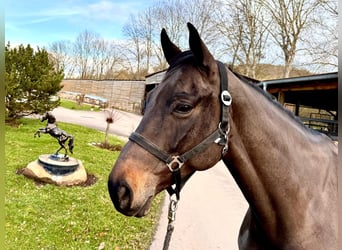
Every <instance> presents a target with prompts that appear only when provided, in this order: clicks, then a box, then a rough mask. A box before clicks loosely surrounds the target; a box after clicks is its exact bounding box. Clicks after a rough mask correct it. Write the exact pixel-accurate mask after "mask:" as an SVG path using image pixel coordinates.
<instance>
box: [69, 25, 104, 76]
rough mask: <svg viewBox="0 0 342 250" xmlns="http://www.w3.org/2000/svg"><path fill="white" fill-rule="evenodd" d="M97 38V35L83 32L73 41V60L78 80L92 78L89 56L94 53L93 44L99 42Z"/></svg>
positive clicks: (86, 31)
mask: <svg viewBox="0 0 342 250" xmlns="http://www.w3.org/2000/svg"><path fill="white" fill-rule="evenodd" d="M99 37H100V36H99V34H97V33H93V32H90V31H88V30H85V31H84V32H82V33H80V34H79V35H78V36H77V38H76V40H75V43H74V46H73V47H74V48H73V58H74V63H75V67H76V68H77V69H78V72H79V78H80V79H87V78H90V77H92V72H91V71H92V66H93V65H92V64H91V60H92V59H91V56H92V53H93V51H94V44H95V42H96V41H98V40H99Z"/></svg>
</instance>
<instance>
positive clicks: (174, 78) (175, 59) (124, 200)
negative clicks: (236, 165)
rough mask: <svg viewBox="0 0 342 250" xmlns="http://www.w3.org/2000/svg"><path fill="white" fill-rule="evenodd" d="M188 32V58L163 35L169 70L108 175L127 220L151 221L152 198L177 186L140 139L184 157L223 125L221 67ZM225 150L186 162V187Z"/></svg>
mask: <svg viewBox="0 0 342 250" xmlns="http://www.w3.org/2000/svg"><path fill="white" fill-rule="evenodd" d="M188 29H189V45H190V50H188V51H184V52H182V51H181V50H180V49H179V48H178V47H177V46H176V45H175V44H173V43H172V42H171V41H170V39H169V37H168V35H167V33H166V31H165V29H163V30H162V32H161V45H162V48H163V52H164V55H165V58H166V60H167V62H168V63H169V66H170V67H169V68H168V69H167V71H166V73H165V76H164V78H163V80H162V81H161V83H160V84H159V86H158V87H157V88H155V89H154V90H153V91H151V92H150V94H149V95H148V97H147V102H146V103H147V104H146V111H145V114H144V116H143V118H142V120H141V122H140V124H139V126H138V128H137V130H136V132H135V133H134V135H135V136H131V140H130V141H129V142H127V144H126V145H125V146H124V148H123V149H122V151H121V153H120V156H119V157H118V159H117V161H116V163H115V166H114V167H113V169H112V171H111V173H110V175H109V179H108V190H109V193H110V197H111V199H112V201H113V203H114V206H115V208H116V209H117V210H118V211H120V212H121V213H123V214H125V215H127V216H136V217H141V216H144V215H146V214H147V213H148V211H149V208H150V204H151V201H152V200H153V197H154V196H155V195H156V194H158V193H159V192H161V191H162V190H164V189H167V188H169V187H170V186H171V185H172V184H173V178H172V172H171V171H172V169H171V171H170V169H169V167H167V165H166V164H165V162H164V161H162V160H161V158H160V157H156V155H157V156H158V154H154V153H153V149H152V150H146V148H144V147H142V145H139V141H138V139H139V138H140V139H141V138H143V140H147V143H145V144H149V145H150V146H149V147H152V148H154V149H158V150H159V151H162V152H163V153H164V154H166V155H169V156H176V155H182V154H184V152H188V151H189V150H191V149H193V148H194V147H196V145H198V144H200V143H201V142H202V141H203V140H205V138H208V136H210V135H211V134H212V133H213V131H216V130H217V128H218V124H219V123H220V115H221V110H220V99H219V96H220V72H219V68H218V64H217V62H216V61H215V59H214V57H213V56H212V55H211V53H210V52H209V50H208V48H207V47H206V45H205V44H204V43H203V41H202V40H201V38H200V36H199V34H198V32H197V30H196V29H195V28H194V26H193V25H192V24H190V23H188ZM137 138H138V139H137ZM137 142H138V143H137ZM151 145H152V146H151ZM222 148H223V145H220V144H217V143H210V144H208V146H207V147H206V148H205V149H201V152H200V153H198V154H194V155H193V157H191V158H190V159H187V160H186V161H185V162H182V166H181V169H180V179H181V182H182V184H184V183H185V181H186V180H187V179H188V178H189V177H190V176H191V175H192V174H193V173H194V172H195V171H201V170H206V169H208V168H210V167H212V166H214V165H215V164H216V163H217V162H218V161H219V160H220V159H221V152H222ZM158 150H157V151H158ZM192 153H193V152H192Z"/></svg>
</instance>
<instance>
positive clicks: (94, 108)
mask: <svg viewBox="0 0 342 250" xmlns="http://www.w3.org/2000/svg"><path fill="white" fill-rule="evenodd" d="M60 106H61V107H63V108H67V109H74V110H84V111H91V110H92V111H100V110H101V108H99V107H98V106H93V105H90V104H87V103H83V104H82V105H78V104H77V103H76V102H73V101H70V100H67V99H61V105H60Z"/></svg>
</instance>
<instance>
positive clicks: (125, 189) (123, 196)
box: [108, 180, 133, 213]
mask: <svg viewBox="0 0 342 250" xmlns="http://www.w3.org/2000/svg"><path fill="white" fill-rule="evenodd" d="M108 191H109V194H110V198H111V199H112V202H113V204H114V206H115V208H116V209H117V210H118V211H119V212H123V213H124V211H127V210H129V209H130V206H131V203H132V194H133V192H132V189H131V188H130V186H129V185H128V184H127V183H125V182H124V183H113V182H112V181H111V180H109V181H108Z"/></svg>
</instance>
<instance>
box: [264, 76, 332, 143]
mask: <svg viewBox="0 0 342 250" xmlns="http://www.w3.org/2000/svg"><path fill="white" fill-rule="evenodd" d="M258 85H259V86H260V87H261V88H263V89H264V90H265V91H267V92H269V93H270V94H271V95H273V96H274V97H275V98H276V99H277V100H278V101H279V102H280V103H281V104H282V105H283V106H285V107H287V108H289V109H291V110H292V111H293V112H294V113H295V115H296V116H298V117H299V118H301V120H302V121H303V122H304V123H305V124H306V125H307V126H309V127H312V128H313V129H317V130H320V131H321V132H323V133H326V134H328V135H329V136H331V137H332V138H333V139H337V125H338V122H337V120H338V117H337V114H338V112H337V111H338V73H337V72H333V73H327V74H320V75H310V76H302V77H294V78H285V79H277V80H267V81H263V82H260V83H258Z"/></svg>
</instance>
